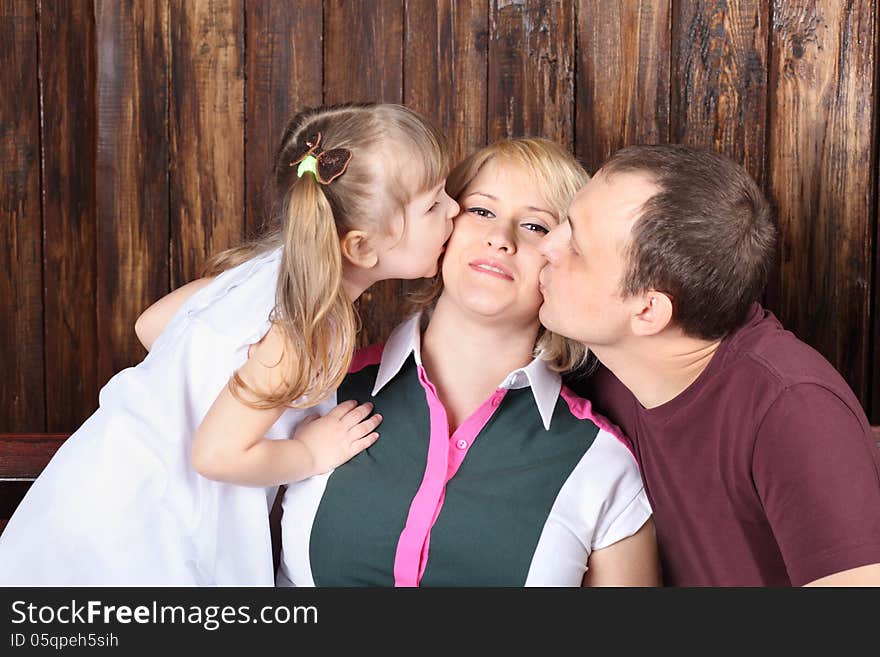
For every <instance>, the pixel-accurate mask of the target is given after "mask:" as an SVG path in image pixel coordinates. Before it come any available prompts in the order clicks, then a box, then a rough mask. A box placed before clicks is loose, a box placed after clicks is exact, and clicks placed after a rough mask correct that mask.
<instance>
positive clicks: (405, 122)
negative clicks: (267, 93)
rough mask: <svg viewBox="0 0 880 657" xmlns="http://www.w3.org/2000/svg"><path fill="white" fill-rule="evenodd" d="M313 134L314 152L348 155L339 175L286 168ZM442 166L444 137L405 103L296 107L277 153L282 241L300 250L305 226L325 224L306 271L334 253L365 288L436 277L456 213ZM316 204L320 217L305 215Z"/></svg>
mask: <svg viewBox="0 0 880 657" xmlns="http://www.w3.org/2000/svg"><path fill="white" fill-rule="evenodd" d="M316 134H320V136H321V143H320V147H319V150H331V149H339V148H341V149H346V150H348V151H350V152H351V154H352V157H351V161H350V162H349V164H348V167H347V169H346V170H345V173H344V174H343V175H341V176H339V177H338V178H336V179H335V180H334V181H333V182H332V183H330V184H327V185H323V184H320V183H319V182H318V181H317V180H316V177H315V176H313V175H310V174H306V175H303V176H301V177H299V176H298V175H297V167H296V166H291V163H292V162H293V161H294V159H295V158H296V157H297V154H298V153H302V152H303V150H304V148H303V144H304V142H305V141H306V140H308V139H309V138H310V137H312V136H313V135H316ZM448 170H449V153H448V148H447V143H446V139H445V137H444V136H443V135H442V134H441V133H440V132H439V131H438V130H437V129H436V128H435V127H434V126H433V125H431V124H430V123H429V122H428V121H426V120H425V119H423V118H422V117H420V116H419V115H418V114H416V113H415V112H413V111H412V110H409V109H407V108H406V107H403V106H401V105H391V104H371V105H342V106H336V107H331V108H325V109H313V110H306V111H304V112H301V113H300V114H298V115H297V116H296V117H294V119H293V120H292V121H291V122H290V124H289V125H288V126H287V128H286V129H285V131H284V134H283V136H282V139H281V144H280V145H279V147H278V152H277V155H276V158H275V167H274V177H275V186H276V189H277V190H278V191H279V192H280V194H281V198H282V202H281V206H282V212H281V217H282V223H286V229H287V239H286V240H285V243H286V245H287V247H288V249H290V248H292V247H296V249H295V250H296V251H297V252H300V251H302V248H301V247H302V244H304V243H305V244H308V243H309V242H310V241H313V240H314V238H315V236H314V235H313V234H312V232H311V230H310V225H311V224H312V223H314V224H315V225H316V227H318V228H321V227H323V228H324V229H325V230H324V233H325V234H324V235H323V240H321V239H318V240H317V241H316V242H317V243H316V244H315V246H316V247H317V249H316V250H315V251H314V252H313V253H312V254H311V255H313V256H314V257H312V258H310V260H311V262H306V263H304V264H305V265H307V267H306V269H311V268H313V266H314V265H316V264H318V263H323V262H325V261H327V260H328V259H329V258H331V257H332V255H335V254H339V255H340V256H341V260H340V266H341V268H342V269H343V270H344V271H345V273H346V275H347V276H350V277H352V278H356V279H358V280H359V281H361V282H363V283H365V284H364V285H362V287H367V286H368V285H369V284H370V283H372V282H375V281H378V280H383V279H387V278H404V279H413V278H422V277H425V276H433V275H434V274H435V273H436V269H437V261H438V259H439V257H440V254H441V252H442V247H443V244H444V243H445V242H446V240H447V238H448V237H449V233H450V232H451V230H452V224H451V217H452V216H454V215H455V214H456V213H457V208H456V206H455V204H454V202H453V201H452V200H451V199H450V198H449V197H448V196H447V195H446V191H445V189H444V183H445V179H446V174H447V173H448ZM312 211H314V212H317V213H318V214H317V215H316V216H315V218H316V219H317V218H319V217H320V218H321V219H323V220H324V221H316V222H310V221H309V220H308V219H309V216H308V215H309V213H310V212H312ZM330 228H334V230H329V229H330ZM340 247H341V248H340ZM304 255H305V254H304ZM306 257H307V256H306ZM321 293H322V294H324V295H326V291H325V290H321Z"/></svg>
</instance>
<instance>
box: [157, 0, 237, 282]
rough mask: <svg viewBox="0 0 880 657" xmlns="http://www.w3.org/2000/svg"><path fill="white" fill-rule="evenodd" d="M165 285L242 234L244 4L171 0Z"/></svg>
mask: <svg viewBox="0 0 880 657" xmlns="http://www.w3.org/2000/svg"><path fill="white" fill-rule="evenodd" d="M170 24H171V52H172V57H171V61H172V66H171V94H170V98H169V99H168V100H169V103H170V108H169V132H170V156H171V157H170V160H169V162H170V170H169V185H170V227H171V287H172V288H176V287H178V286H180V285H181V284H183V283H187V282H189V281H191V280H193V279H194V278H196V277H197V276H198V274H199V271H200V269H201V267H202V265H203V264H204V262H205V259H206V258H207V257H209V256H211V255H213V254H215V253H218V252H220V251H222V250H223V249H225V248H227V247H229V246H233V245H236V244H239V243H240V242H241V241H242V237H243V233H244V216H245V210H244V6H243V3H242V0H210V1H208V0H198V1H197V2H193V1H192V0H172V1H171V4H170Z"/></svg>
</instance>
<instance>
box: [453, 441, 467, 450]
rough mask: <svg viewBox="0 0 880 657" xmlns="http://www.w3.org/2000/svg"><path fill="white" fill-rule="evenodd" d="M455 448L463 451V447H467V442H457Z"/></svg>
mask: <svg viewBox="0 0 880 657" xmlns="http://www.w3.org/2000/svg"><path fill="white" fill-rule="evenodd" d="M455 446H456V447H458V448H459V449H464V448H465V447H467V441H466V440H459V441H458V442H457V443H455Z"/></svg>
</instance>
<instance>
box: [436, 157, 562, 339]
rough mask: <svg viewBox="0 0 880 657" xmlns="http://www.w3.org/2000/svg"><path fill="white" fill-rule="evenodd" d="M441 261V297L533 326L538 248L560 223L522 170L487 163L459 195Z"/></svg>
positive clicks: (541, 260)
mask: <svg viewBox="0 0 880 657" xmlns="http://www.w3.org/2000/svg"><path fill="white" fill-rule="evenodd" d="M459 204H460V206H461V213H460V214H459V215H458V217H456V219H455V230H454V231H453V233H452V237H451V238H450V239H449V243H448V244H447V246H446V255H445V257H444V258H443V285H444V289H443V294H444V296H448V297H450V299H451V300H454V301H455V302H457V303H458V304H459V305H460V306H462V307H464V308H466V309H468V310H470V311H471V312H475V313H477V314H479V315H483V316H486V317H495V318H503V319H505V320H508V321H514V322H525V323H533V322H537V321H538V309H539V308H540V307H541V303H542V300H543V299H542V297H541V294H540V291H539V289H538V275H539V274H540V272H541V267H542V266H543V265H544V258H543V256H542V255H541V253H540V252H539V251H538V246H539V245H540V243H541V241H542V240H543V239H544V236H545V235H546V234H547V233H548V232H549V231H550V229H551V228H553V227H554V226H556V224H557V223H558V219H557V217H556V215H555V214H554V213H553V212H552V211H551V209H550V207H551V206H550V204H548V203H547V202H546V201H545V200H544V198H543V196H542V194H541V190H540V189H539V185H538V183H537V182H536V181H535V180H533V179H532V177H531V176H530V175H529V174H528V172H527V171H525V170H524V169H523V168H522V167H520V166H518V165H516V164H512V163H505V162H503V161H501V162H499V161H497V160H494V159H493V160H489V161H488V162H487V163H486V164H485V165H483V167H482V168H481V169H480V171H479V173H478V174H477V175H476V177H474V179H473V180H472V181H471V183H470V184H469V185H468V186H467V187H466V188H465V190H464V192H462V194H461V196H460V197H459Z"/></svg>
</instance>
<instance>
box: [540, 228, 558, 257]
mask: <svg viewBox="0 0 880 657" xmlns="http://www.w3.org/2000/svg"><path fill="white" fill-rule="evenodd" d="M562 228H563V226H562V224H560V225H558V226H554V227H553V228H551V229H550V232H549V233H547V234H546V235H544V239H542V240H541V243H540V244H539V245H538V251H540V253H541V255H542V256H544V257H545V258H546V259H547V260H549V261H550V262H553V259H554V258H555V257H556V254H557V253H558V252H559V243H560V242H561V241H562Z"/></svg>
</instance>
